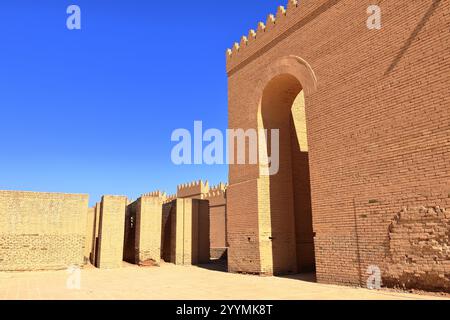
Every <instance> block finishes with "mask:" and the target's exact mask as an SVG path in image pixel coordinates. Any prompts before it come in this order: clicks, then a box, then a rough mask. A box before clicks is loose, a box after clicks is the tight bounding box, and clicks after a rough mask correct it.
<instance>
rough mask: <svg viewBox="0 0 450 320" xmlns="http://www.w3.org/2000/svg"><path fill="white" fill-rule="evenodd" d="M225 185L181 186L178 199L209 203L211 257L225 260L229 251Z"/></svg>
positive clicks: (198, 182)
mask: <svg viewBox="0 0 450 320" xmlns="http://www.w3.org/2000/svg"><path fill="white" fill-rule="evenodd" d="M226 187H227V186H226V185H225V184H223V183H220V184H218V185H217V186H212V187H210V186H209V183H208V182H203V181H201V180H200V181H196V182H191V183H186V184H182V185H179V186H178V188H177V196H176V197H177V198H179V199H186V198H190V199H203V200H208V201H209V213H210V216H209V223H210V226H209V234H210V246H211V252H210V256H211V258H212V259H219V258H224V257H225V256H226V251H227V236H226V235H227V217H226V214H227V207H226V198H225V191H226Z"/></svg>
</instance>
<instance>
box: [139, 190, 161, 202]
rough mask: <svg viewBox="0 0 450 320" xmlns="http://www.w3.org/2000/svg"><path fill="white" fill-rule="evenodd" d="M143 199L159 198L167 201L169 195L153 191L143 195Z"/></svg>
mask: <svg viewBox="0 0 450 320" xmlns="http://www.w3.org/2000/svg"><path fill="white" fill-rule="evenodd" d="M142 196H143V197H147V198H159V199H163V200H165V199H166V198H167V195H166V193H165V192H162V191H159V190H158V191H153V192H149V193H146V194H143V195H142Z"/></svg>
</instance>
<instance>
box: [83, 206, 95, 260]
mask: <svg viewBox="0 0 450 320" xmlns="http://www.w3.org/2000/svg"><path fill="white" fill-rule="evenodd" d="M94 234H95V207H94V208H89V209H88V212H87V222H86V242H85V247H84V259H85V262H86V263H88V262H89V261H90V259H91V255H92V252H93V251H94Z"/></svg>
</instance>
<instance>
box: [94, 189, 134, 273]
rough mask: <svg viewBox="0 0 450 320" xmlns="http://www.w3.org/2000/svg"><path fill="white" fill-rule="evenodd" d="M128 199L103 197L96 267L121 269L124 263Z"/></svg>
mask: <svg viewBox="0 0 450 320" xmlns="http://www.w3.org/2000/svg"><path fill="white" fill-rule="evenodd" d="M127 205H128V199H127V198H126V197H122V196H103V198H102V202H101V210H100V221H99V232H98V248H97V254H96V266H97V267H98V268H101V269H111V268H120V267H121V266H122V261H123V246H124V233H125V230H124V226H125V213H126V207H127Z"/></svg>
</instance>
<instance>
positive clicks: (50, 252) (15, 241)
mask: <svg viewBox="0 0 450 320" xmlns="http://www.w3.org/2000/svg"><path fill="white" fill-rule="evenodd" d="M87 211H88V196H87V195H71V194H57V193H35V192H19V191H0V271H34V270H59V269H66V268H68V267H69V266H73V265H77V266H82V265H84V252H85V251H84V249H85V248H84V247H85V240H86V239H85V237H86V222H87V219H86V214H87Z"/></svg>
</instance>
